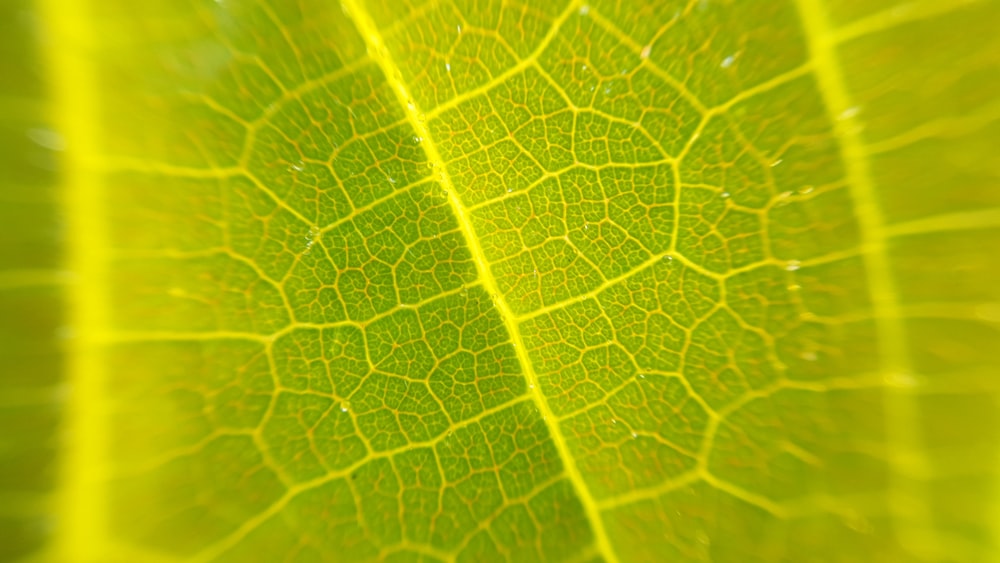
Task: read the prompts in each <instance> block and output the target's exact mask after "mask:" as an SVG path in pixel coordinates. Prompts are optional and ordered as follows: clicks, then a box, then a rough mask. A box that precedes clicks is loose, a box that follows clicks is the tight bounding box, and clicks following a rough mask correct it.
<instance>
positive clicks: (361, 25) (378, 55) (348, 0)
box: [343, 0, 618, 563]
mask: <svg viewBox="0 0 1000 563" xmlns="http://www.w3.org/2000/svg"><path fill="white" fill-rule="evenodd" d="M343 5H344V7H345V9H346V11H347V13H348V15H349V16H350V17H351V18H352V19H353V20H354V24H355V26H356V27H357V28H358V30H359V31H360V32H361V35H362V37H363V38H364V40H365V43H366V44H367V46H368V53H369V55H370V56H371V57H372V58H373V59H375V61H376V62H377V63H378V64H379V66H380V67H381V68H382V71H383V72H384V73H385V76H386V80H388V81H389V84H390V85H391V86H392V87H393V90H394V91H395V93H396V96H397V98H398V99H399V102H400V104H401V105H402V106H403V108H404V111H405V112H406V115H407V117H408V118H409V121H410V123H411V125H412V126H413V128H414V130H415V132H416V133H417V135H419V136H420V137H421V138H422V139H423V142H422V143H421V145H422V146H423V148H424V152H425V153H426V155H427V158H428V160H429V161H430V163H431V164H433V165H435V167H436V168H437V169H438V170H439V171H440V172H441V175H440V178H439V180H440V182H441V184H442V187H443V188H444V190H445V191H446V192H447V200H448V204H449V205H450V207H451V209H452V211H453V212H454V214H455V218H456V220H457V221H458V224H459V227H460V228H461V230H462V235H463V236H464V237H465V240H466V243H467V244H468V247H469V251H470V253H471V254H472V258H473V261H474V262H475V264H476V269H477V270H478V273H479V277H480V279H481V280H482V282H483V286H484V287H485V288H486V290H487V291H488V292H489V293H490V294H492V295H494V296H495V297H496V299H495V303H496V308H497V310H498V311H499V313H500V317H501V318H502V319H503V322H504V324H505V325H506V328H507V332H508V333H509V335H510V339H511V342H512V344H513V345H514V349H515V352H516V354H517V358H518V361H519V362H520V364H521V367H522V368H523V369H524V372H525V375H526V377H527V379H528V381H529V383H530V385H529V387H530V388H531V395H532V398H533V400H534V401H535V403H536V405H537V406H538V409H539V410H540V411H541V412H542V415H543V417H544V420H545V421H546V425H547V426H548V428H549V433H550V434H551V436H552V441H553V442H554V444H555V446H556V449H557V450H558V451H559V454H560V456H561V457H562V459H563V462H564V463H565V466H566V474H567V476H568V477H569V479H570V481H571V483H572V484H573V487H574V489H575V490H576V493H577V495H578V496H579V499H580V503H581V504H582V505H583V508H584V511H585V512H586V515H587V519H588V521H589V523H590V525H591V527H592V529H593V533H594V541H595V544H596V545H597V548H598V550H599V552H600V553H601V555H602V557H603V558H604V559H605V560H606V561H608V562H609V563H616V562H617V561H618V559H617V557H616V556H615V552H614V550H613V549H612V546H611V542H610V541H609V540H608V536H607V533H606V532H605V530H604V523H603V521H602V520H601V515H600V511H599V508H598V507H597V502H596V501H595V499H594V497H593V496H592V495H591V494H590V491H589V489H588V488H587V485H586V483H585V482H584V480H583V476H582V475H581V474H580V470H579V468H577V466H576V462H575V460H574V459H573V457H572V456H571V455H570V452H569V447H568V446H567V444H566V439H565V437H564V436H563V434H562V431H561V430H560V429H559V425H558V423H557V422H556V417H555V415H554V414H553V413H552V409H551V408H549V405H548V402H547V401H546V399H545V397H544V395H543V394H542V391H541V387H540V386H539V385H538V381H537V379H538V378H537V375H536V374H535V373H534V370H533V369H532V365H531V361H530V359H529V358H528V352H527V350H526V349H525V346H524V342H523V341H522V338H521V333H520V330H519V328H518V326H517V321H516V319H515V318H514V315H513V312H512V311H511V309H510V307H509V306H508V305H507V303H506V301H505V300H504V299H503V296H502V294H501V293H500V291H499V289H498V287H497V283H496V280H495V279H494V278H493V274H492V273H491V272H490V268H489V263H488V262H487V260H486V256H485V254H484V253H483V249H482V246H481V245H480V244H479V239H478V237H477V236H476V234H475V230H474V229H473V227H472V222H471V221H470V220H469V217H468V214H467V213H466V210H465V207H464V206H463V205H462V203H461V202H460V201H459V199H458V194H457V193H456V192H455V187H454V186H453V185H452V182H451V177H450V176H449V175H448V172H447V170H446V168H445V166H444V159H442V158H441V154H440V153H439V152H438V148H437V146H436V145H435V143H434V139H433V138H432V137H431V134H430V129H429V128H428V127H427V123H426V122H425V121H424V119H422V118H421V114H420V110H419V108H417V106H416V102H415V101H414V99H413V97H412V96H411V95H410V92H409V90H408V89H407V87H406V84H404V83H403V80H402V76H401V73H400V71H399V69H398V68H397V67H396V63H395V62H394V61H393V59H392V56H391V55H390V53H389V51H388V49H387V48H386V46H385V45H384V43H383V41H382V37H381V35H380V33H379V31H378V29H377V28H376V26H375V23H374V22H373V21H372V19H371V17H370V16H369V15H368V13H367V12H366V11H365V9H364V7H363V6H361V3H360V1H359V0H344V3H343Z"/></svg>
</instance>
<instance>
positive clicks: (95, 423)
mask: <svg viewBox="0 0 1000 563" xmlns="http://www.w3.org/2000/svg"><path fill="white" fill-rule="evenodd" d="M38 6H39V10H40V12H41V14H42V18H41V21H42V22H44V24H45V25H46V26H47V29H46V31H47V33H46V38H47V42H46V45H47V52H46V61H45V63H46V68H47V69H48V77H49V84H48V86H49V92H50V93H51V96H52V100H51V108H52V113H51V119H52V123H53V126H54V127H55V129H56V130H57V131H58V132H59V133H60V134H61V135H63V137H64V139H65V141H66V151H65V153H64V154H63V155H62V158H61V159H60V175H61V177H62V200H63V209H64V213H65V216H66V221H67V224H68V229H67V234H66V238H65V240H66V261H67V265H68V268H69V270H70V271H71V272H72V273H73V275H74V276H75V278H74V279H73V280H72V282H71V283H69V284H68V286H67V297H68V300H67V301H68V310H69V312H68V316H69V324H70V326H71V327H72V329H73V332H74V334H75V336H74V338H73V339H72V340H71V341H70V344H69V347H68V350H67V358H66V359H67V376H66V377H67V382H68V385H69V388H70V398H69V400H68V402H67V405H66V410H65V413H64V419H63V427H64V428H65V429H66V430H65V431H64V433H63V437H62V444H63V451H62V458H61V460H60V474H59V480H60V483H59V489H58V493H57V498H58V500H57V503H58V504H57V506H56V511H57V515H58V522H59V526H58V528H57V532H56V536H55V539H54V542H53V545H52V546H51V547H52V549H53V553H54V555H53V557H52V559H54V560H56V561H72V562H80V563H91V562H97V561H105V560H106V559H105V558H104V557H105V556H104V555H103V554H102V553H101V551H102V550H103V549H104V547H105V545H106V539H107V537H108V510H107V506H106V502H107V495H106V493H105V488H104V486H103V483H104V477H105V473H106V472H105V471H104V469H105V455H106V451H107V450H106V446H107V443H106V442H107V437H108V431H107V430H108V429H107V426H106V421H105V419H104V416H105V414H106V413H107V409H105V408H104V404H105V399H104V393H103V386H104V377H103V369H102V358H101V352H100V345H99V344H98V343H97V342H96V340H95V337H96V336H97V335H99V334H101V333H103V327H104V326H105V315H106V311H107V305H106V299H105V293H104V291H105V287H106V286H105V284H104V270H103V264H104V256H103V254H102V253H103V251H104V249H105V248H106V244H105V238H104V236H103V228H104V221H103V213H102V200H101V194H100V180H99V178H98V175H97V174H96V173H95V172H94V171H93V170H92V169H90V168H89V167H88V165H87V162H89V161H91V160H93V159H92V155H90V154H88V151H93V149H94V147H95V146H96V145H97V125H96V123H95V121H94V117H95V115H96V107H97V106H96V100H95V97H96V89H95V87H94V83H93V81H94V77H95V76H96V72H94V70H93V68H92V67H91V64H90V62H91V61H90V59H89V56H90V55H91V53H92V51H91V49H92V48H93V45H94V43H93V42H92V41H91V39H90V35H89V32H88V29H87V22H88V21H90V20H89V18H88V14H87V7H86V6H85V4H84V0H71V1H66V0H40V2H39V5H38Z"/></svg>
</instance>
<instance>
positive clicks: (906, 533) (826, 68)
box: [796, 0, 943, 555]
mask: <svg viewBox="0 0 1000 563" xmlns="http://www.w3.org/2000/svg"><path fill="white" fill-rule="evenodd" d="M796 3H797V7H798V11H799V15H800V17H801V19H802V23H803V26H804V28H805V36H806V37H807V38H808V46H809V52H810V55H811V57H812V60H813V64H814V69H815V76H816V79H817V81H818V82H819V86H820V88H819V90H820V92H821V95H822V97H823V101H824V104H825V106H826V109H827V112H828V113H829V118H830V121H831V123H832V124H833V127H834V130H835V133H836V135H837V138H838V139H839V141H840V151H841V155H842V157H843V160H844V166H845V168H846V173H847V180H848V189H849V191H850V194H851V198H852V200H853V201H854V207H855V212H856V214H857V218H858V229H859V231H860V233H861V236H862V239H863V241H864V245H863V257H864V262H865V269H866V270H867V281H868V285H869V291H870V293H871V299H872V309H873V312H874V314H875V319H876V320H875V322H876V331H877V334H878V341H879V347H880V358H881V361H880V371H881V372H882V374H883V375H884V376H885V378H886V383H887V384H889V388H888V389H887V394H886V411H887V416H886V418H887V424H886V431H887V434H888V442H889V447H890V448H891V449H894V450H895V452H894V453H895V454H897V455H894V456H893V459H896V460H906V461H907V462H908V463H910V464H911V465H921V466H922V465H924V464H925V463H926V460H925V459H924V458H923V455H922V454H921V453H920V452H921V451H922V450H921V447H920V446H921V444H920V442H919V435H918V434H917V432H916V428H917V427H916V421H917V420H918V416H917V415H918V412H917V410H916V409H917V407H916V405H915V402H914V400H913V394H912V390H910V389H908V388H907V385H905V384H904V382H907V381H910V380H911V378H912V374H911V366H910V361H909V358H908V354H907V350H906V336H905V333H904V329H903V325H902V323H901V322H900V314H899V313H900V311H899V303H898V302H897V300H896V287H895V282H894V280H893V277H892V270H891V267H890V264H889V253H888V249H887V246H886V238H887V237H886V226H885V220H884V218H883V216H882V210H881V208H880V205H879V202H878V196H877V192H876V187H875V183H874V181H873V180H872V177H871V171H870V169H869V163H868V160H867V157H866V152H865V144H864V140H863V139H862V137H861V129H860V127H859V126H858V123H857V121H856V119H857V115H858V109H857V108H856V107H855V106H854V103H853V102H852V100H851V95H850V93H849V92H848V87H847V82H846V80H845V79H844V76H843V71H842V69H841V67H840V61H839V60H838V58H837V53H836V42H837V37H836V34H835V32H834V29H833V28H832V27H831V25H830V22H829V20H828V19H827V13H826V9H825V8H824V7H823V6H822V4H821V0H796ZM922 493H923V491H922V490H920V486H919V484H917V483H915V482H914V481H913V480H912V479H911V478H910V477H908V476H906V475H905V474H904V472H903V471H900V470H897V471H896V475H895V476H894V478H893V479H892V482H891V485H890V490H889V495H890V502H891V504H892V509H893V511H892V513H893V516H894V519H895V520H896V524H897V525H896V533H897V534H898V536H899V539H900V542H901V544H902V545H903V546H904V547H905V548H907V549H912V550H916V551H917V552H918V554H920V553H921V552H922V551H923V549H929V550H930V552H931V553H930V554H927V553H924V555H934V554H936V555H943V554H941V553H940V552H939V551H938V547H939V546H938V542H937V541H936V539H935V537H934V536H933V534H931V533H930V532H931V528H932V527H931V525H930V523H931V514H930V511H929V508H928V506H927V504H926V502H925V501H924V500H923V499H924V495H923V494H922ZM903 519H906V520H909V522H901V520H903ZM914 524H916V525H914ZM922 548H923V549H922Z"/></svg>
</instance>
